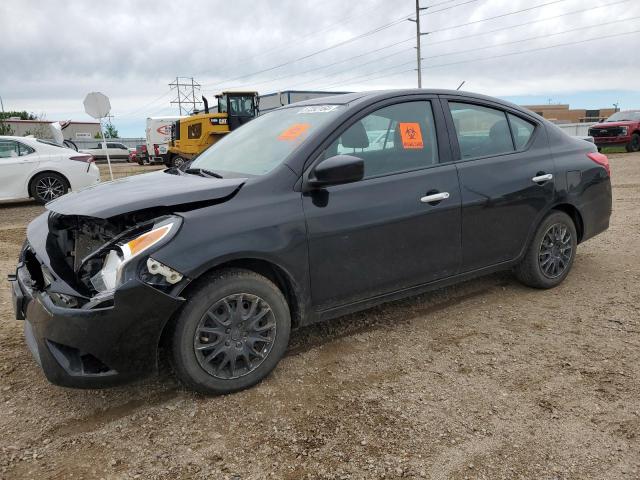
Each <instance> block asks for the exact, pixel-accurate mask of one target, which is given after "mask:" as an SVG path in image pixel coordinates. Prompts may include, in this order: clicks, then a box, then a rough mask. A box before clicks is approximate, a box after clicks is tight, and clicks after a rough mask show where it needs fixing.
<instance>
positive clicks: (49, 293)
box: [9, 215, 187, 388]
mask: <svg viewBox="0 0 640 480" xmlns="http://www.w3.org/2000/svg"><path fill="white" fill-rule="evenodd" d="M58 234H59V233H58V232H56V231H53V232H52V231H51V230H50V229H49V227H48V225H47V217H46V215H42V216H41V217H38V218H37V219H36V220H34V221H33V222H32V223H31V224H30V225H29V228H28V229H27V243H25V247H24V248H23V250H22V252H21V254H20V258H19V263H18V266H17V267H16V273H15V275H10V276H9V280H10V281H11V285H12V298H13V307H14V311H15V317H16V319H18V320H25V327H24V330H25V338H26V343H27V345H28V347H29V349H30V350H31V352H32V353H33V356H34V358H35V359H36V361H37V362H38V364H39V365H40V366H41V367H42V370H43V371H44V374H45V375H46V377H47V379H48V380H49V381H51V382H52V383H54V384H56V385H61V386H67V387H79V388H98V387H106V386H110V385H114V384H118V383H123V382H126V381H129V380H132V379H134V378H137V377H141V376H143V375H145V374H148V373H151V372H153V371H154V370H155V369H156V367H157V357H158V354H157V353H158V346H159V342H160V336H161V333H162V330H163V328H164V326H165V324H166V322H167V321H168V320H169V319H170V318H171V316H172V315H173V314H174V313H175V312H176V310H177V309H178V308H179V307H180V306H181V305H182V303H183V302H184V299H183V298H181V297H180V296H179V294H178V293H177V291H178V290H179V289H180V288H181V287H182V286H183V285H184V284H185V283H186V281H187V279H184V280H183V281H182V282H181V283H176V284H170V283H166V282H165V284H166V288H165V286H162V285H161V286H158V284H157V283H154V282H155V281H156V280H157V277H158V275H153V274H152V273H149V274H148V275H143V274H142V272H143V271H144V270H143V269H142V268H141V267H142V266H143V265H144V262H146V261H148V260H149V257H145V256H140V257H139V258H136V259H135V261H132V262H130V266H131V273H130V274H129V275H127V276H126V278H124V280H123V281H122V283H121V284H119V286H118V287H117V288H116V289H115V291H112V292H111V293H109V292H105V293H102V294H93V296H87V295H86V294H83V293H80V291H79V289H78V284H77V283H75V284H74V280H75V278H76V277H74V274H73V270H71V269H70V267H69V265H68V264H67V263H65V262H64V261H63V260H61V258H60V253H59V250H57V248H58V247H57V244H56V235H58ZM76 248H77V245H76ZM152 263H153V262H152ZM155 263H158V265H155ZM155 263H153V265H154V266H155V267H156V270H158V271H160V270H161V271H162V272H161V273H164V274H165V275H169V274H170V273H171V272H173V271H172V270H170V269H168V270H169V271H166V272H165V269H167V268H168V267H166V266H164V265H162V264H160V263H159V262H155ZM153 273H155V272H153ZM174 273H177V272H174ZM181 278H182V277H181V276H180V279H181ZM169 287H171V288H169Z"/></svg>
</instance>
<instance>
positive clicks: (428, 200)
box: [420, 192, 449, 203]
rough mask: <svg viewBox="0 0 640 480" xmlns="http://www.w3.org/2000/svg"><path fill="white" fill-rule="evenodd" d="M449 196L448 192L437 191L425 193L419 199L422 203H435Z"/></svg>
mask: <svg viewBox="0 0 640 480" xmlns="http://www.w3.org/2000/svg"><path fill="white" fill-rule="evenodd" d="M447 198H449V192H439V193H434V194H432V195H426V196H424V197H422V198H421V199H420V201H421V202H422V203H435V202H441V201H442V200H446V199H447Z"/></svg>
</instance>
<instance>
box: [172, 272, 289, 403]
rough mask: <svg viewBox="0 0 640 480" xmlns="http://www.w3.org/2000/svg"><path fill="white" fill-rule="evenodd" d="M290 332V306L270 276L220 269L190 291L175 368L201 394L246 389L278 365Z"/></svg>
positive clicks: (176, 335)
mask: <svg viewBox="0 0 640 480" xmlns="http://www.w3.org/2000/svg"><path fill="white" fill-rule="evenodd" d="M238 308H240V310H238ZM252 312H253V316H251V315H252ZM253 327H255V328H253ZM256 329H262V331H261V332H258V330H256ZM290 331H291V315H290V313H289V306H288V304H287V302H286V300H285V298H284V296H283V294H282V292H281V291H280V289H278V287H277V286H276V285H274V284H273V283H272V282H271V281H270V280H268V279H267V278H265V277H263V276H262V275H258V274H257V273H255V272H252V271H249V270H242V269H232V270H231V269H229V270H221V271H219V272H215V273H213V274H211V275H210V276H209V277H207V278H206V279H204V280H203V281H202V282H201V283H200V285H199V286H198V287H196V290H195V291H193V293H192V294H191V295H189V300H188V301H187V303H186V304H185V306H184V308H183V309H182V311H181V312H180V314H179V316H178V318H177V320H176V324H175V329H174V331H173V338H172V342H171V350H172V352H171V362H172V365H173V369H174V372H175V374H176V376H177V377H178V379H179V380H180V381H181V382H182V384H183V385H185V386H186V387H187V388H189V389H191V390H195V391H197V392H200V393H204V394H225V393H231V392H237V391H239V390H243V389H245V388H248V387H251V386H253V385H255V384H256V383H258V382H260V381H261V380H262V379H263V378H265V377H266V376H267V375H268V374H269V373H270V372H271V371H272V370H273V369H274V368H275V366H276V365H277V364H278V362H279V361H280V359H281V358H282V356H283V355H284V352H285V351H286V348H287V345H288V343H289V333H290ZM256 338H262V339H264V340H263V341H261V340H257V341H256V340H255V339H256ZM232 360H233V361H232Z"/></svg>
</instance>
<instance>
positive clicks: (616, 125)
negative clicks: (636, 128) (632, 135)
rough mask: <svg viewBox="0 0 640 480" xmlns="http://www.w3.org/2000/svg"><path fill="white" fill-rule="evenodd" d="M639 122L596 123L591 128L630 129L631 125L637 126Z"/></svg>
mask: <svg viewBox="0 0 640 480" xmlns="http://www.w3.org/2000/svg"><path fill="white" fill-rule="evenodd" d="M636 123H638V122H633V121H631V120H625V121H622V122H602V123H596V124H595V125H592V126H591V127H589V128H607V127H629V126H631V125H635V124H636Z"/></svg>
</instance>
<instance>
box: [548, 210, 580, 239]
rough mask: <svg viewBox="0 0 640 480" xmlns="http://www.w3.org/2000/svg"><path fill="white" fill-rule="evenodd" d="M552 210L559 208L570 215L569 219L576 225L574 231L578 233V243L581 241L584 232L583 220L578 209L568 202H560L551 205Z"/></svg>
mask: <svg viewBox="0 0 640 480" xmlns="http://www.w3.org/2000/svg"><path fill="white" fill-rule="evenodd" d="M553 210H559V211H561V212H564V213H566V214H567V215H569V217H571V220H573V223H574V225H575V226H576V232H577V233H578V243H580V242H581V241H582V235H583V234H584V222H583V221H582V215H580V212H579V211H578V209H577V208H576V207H574V206H573V205H571V204H570V203H562V204H560V205H556V206H555V207H553Z"/></svg>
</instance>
